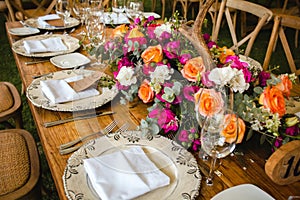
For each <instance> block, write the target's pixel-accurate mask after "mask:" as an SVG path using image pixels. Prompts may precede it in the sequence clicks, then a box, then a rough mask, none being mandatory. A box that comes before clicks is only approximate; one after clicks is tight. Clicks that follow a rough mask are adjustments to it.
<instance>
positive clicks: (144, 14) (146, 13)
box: [143, 12, 161, 19]
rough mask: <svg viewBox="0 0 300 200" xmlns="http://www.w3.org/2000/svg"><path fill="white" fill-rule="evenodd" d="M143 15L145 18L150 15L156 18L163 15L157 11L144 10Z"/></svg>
mask: <svg viewBox="0 0 300 200" xmlns="http://www.w3.org/2000/svg"><path fill="white" fill-rule="evenodd" d="M143 16H144V17H145V18H148V17H150V16H153V17H154V18H155V19H159V18H161V16H160V15H159V14H157V13H155V12H143Z"/></svg>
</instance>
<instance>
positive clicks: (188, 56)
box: [178, 53, 192, 65]
mask: <svg viewBox="0 0 300 200" xmlns="http://www.w3.org/2000/svg"><path fill="white" fill-rule="evenodd" d="M191 58H192V56H191V54H189V53H185V54H182V55H181V56H179V58H178V59H179V62H180V63H181V64H182V65H185V63H186V62H187V61H188V60H190V59H191Z"/></svg>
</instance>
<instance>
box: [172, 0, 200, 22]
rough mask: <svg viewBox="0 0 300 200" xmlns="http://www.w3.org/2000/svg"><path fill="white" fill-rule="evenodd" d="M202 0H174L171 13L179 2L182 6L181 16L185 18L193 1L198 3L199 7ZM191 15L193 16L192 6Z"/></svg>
mask: <svg viewBox="0 0 300 200" xmlns="http://www.w3.org/2000/svg"><path fill="white" fill-rule="evenodd" d="M203 1H204V0H174V1H173V13H174V12H175V9H176V5H177V3H180V4H181V7H182V16H183V17H184V18H185V19H187V13H188V9H189V8H190V6H191V5H192V4H193V3H194V4H195V3H199V8H200V7H201V5H202V3H203ZM192 8H193V9H192V17H194V16H195V10H194V7H192Z"/></svg>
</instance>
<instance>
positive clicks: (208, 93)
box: [195, 87, 227, 161]
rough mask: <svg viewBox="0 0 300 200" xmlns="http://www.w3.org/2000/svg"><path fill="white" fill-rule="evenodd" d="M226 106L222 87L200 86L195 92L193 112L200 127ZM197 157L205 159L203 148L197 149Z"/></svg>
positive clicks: (225, 95)
mask: <svg viewBox="0 0 300 200" xmlns="http://www.w3.org/2000/svg"><path fill="white" fill-rule="evenodd" d="M226 106H227V94H226V92H225V89H224V88H222V87H211V88H201V89H200V90H199V91H198V92H197V93H196V94H195V112H196V118H197V121H198V124H199V126H200V128H202V127H203V124H204V122H205V120H206V119H207V118H209V117H211V116H213V115H214V114H215V113H218V112H220V111H221V110H222V109H224V108H226ZM199 157H200V158H202V160H204V161H207V160H208V155H207V154H206V153H205V151H204V150H203V148H201V149H200V151H199Z"/></svg>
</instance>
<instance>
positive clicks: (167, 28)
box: [154, 24, 172, 38]
mask: <svg viewBox="0 0 300 200" xmlns="http://www.w3.org/2000/svg"><path fill="white" fill-rule="evenodd" d="M164 31H166V32H168V33H171V32H172V29H171V24H162V25H160V26H158V27H156V28H155V30H154V33H155V35H156V37H157V38H160V36H161V34H162V33H163V32H164Z"/></svg>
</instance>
